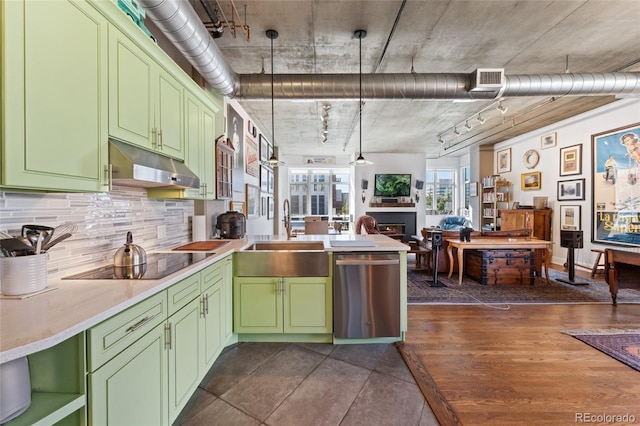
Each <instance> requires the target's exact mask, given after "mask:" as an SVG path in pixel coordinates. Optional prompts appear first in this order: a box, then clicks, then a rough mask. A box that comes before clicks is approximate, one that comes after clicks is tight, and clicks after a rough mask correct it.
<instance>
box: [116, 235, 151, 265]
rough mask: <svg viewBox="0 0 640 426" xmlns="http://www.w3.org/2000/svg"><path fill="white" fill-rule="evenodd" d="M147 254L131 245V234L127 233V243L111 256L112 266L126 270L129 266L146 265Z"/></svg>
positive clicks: (136, 246)
mask: <svg viewBox="0 0 640 426" xmlns="http://www.w3.org/2000/svg"><path fill="white" fill-rule="evenodd" d="M146 264H147V253H146V252H145V251H144V249H143V248H142V247H140V246H139V245H136V244H133V234H131V231H129V232H127V241H126V243H125V244H124V245H123V246H122V247H120V248H119V249H118V250H117V251H116V254H115V255H114V256H113V266H115V267H116V268H127V267H131V266H138V265H146Z"/></svg>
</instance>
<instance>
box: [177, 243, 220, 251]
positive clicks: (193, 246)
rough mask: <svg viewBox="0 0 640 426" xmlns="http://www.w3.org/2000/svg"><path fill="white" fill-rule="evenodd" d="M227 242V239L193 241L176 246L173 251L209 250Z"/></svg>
mask: <svg viewBox="0 0 640 426" xmlns="http://www.w3.org/2000/svg"><path fill="white" fill-rule="evenodd" d="M227 244H229V241H195V242H193V243H189V244H185V245H183V246H180V247H176V248H174V249H173V250H174V251H210V250H215V249H217V248H220V247H222V246H225V245H227Z"/></svg>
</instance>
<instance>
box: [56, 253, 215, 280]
mask: <svg viewBox="0 0 640 426" xmlns="http://www.w3.org/2000/svg"><path fill="white" fill-rule="evenodd" d="M214 254H215V253H152V254H148V255H147V263H146V267H143V266H135V267H130V268H116V267H115V266H113V265H106V266H101V267H99V268H95V269H91V270H89V271H85V272H80V273H78V274H75V275H70V276H68V277H64V278H62V279H63V280H121V279H138V280H157V279H160V278H164V277H166V276H167V275H171V274H173V273H174V272H178V271H179V270H181V269H183V268H186V267H187V266H191V265H193V264H195V263H198V262H200V261H201V260H204V259H206V258H207V257H209V256H213V255H214Z"/></svg>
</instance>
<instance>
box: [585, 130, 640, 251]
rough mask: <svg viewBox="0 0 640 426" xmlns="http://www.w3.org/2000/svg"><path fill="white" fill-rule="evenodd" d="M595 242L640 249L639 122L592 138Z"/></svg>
mask: <svg viewBox="0 0 640 426" xmlns="http://www.w3.org/2000/svg"><path fill="white" fill-rule="evenodd" d="M591 144H592V150H593V153H592V156H591V157H592V159H593V167H592V178H591V182H592V186H593V205H592V209H593V215H592V216H593V226H592V230H593V231H592V232H593V235H592V241H593V242H595V243H603V244H616V245H625V246H633V247H640V193H639V192H638V188H639V187H640V182H639V181H638V177H639V175H640V122H638V123H634V124H630V125H628V126H624V127H618V128H616V129H611V130H607V131H605V132H602V133H597V134H595V135H592V136H591Z"/></svg>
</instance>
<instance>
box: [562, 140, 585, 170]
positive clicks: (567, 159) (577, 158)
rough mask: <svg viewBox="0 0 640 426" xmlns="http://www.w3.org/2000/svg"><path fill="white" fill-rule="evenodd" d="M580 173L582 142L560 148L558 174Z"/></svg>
mask: <svg viewBox="0 0 640 426" xmlns="http://www.w3.org/2000/svg"><path fill="white" fill-rule="evenodd" d="M581 174H582V144H579V145H571V146H568V147H565V148H560V176H570V175H581Z"/></svg>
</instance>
